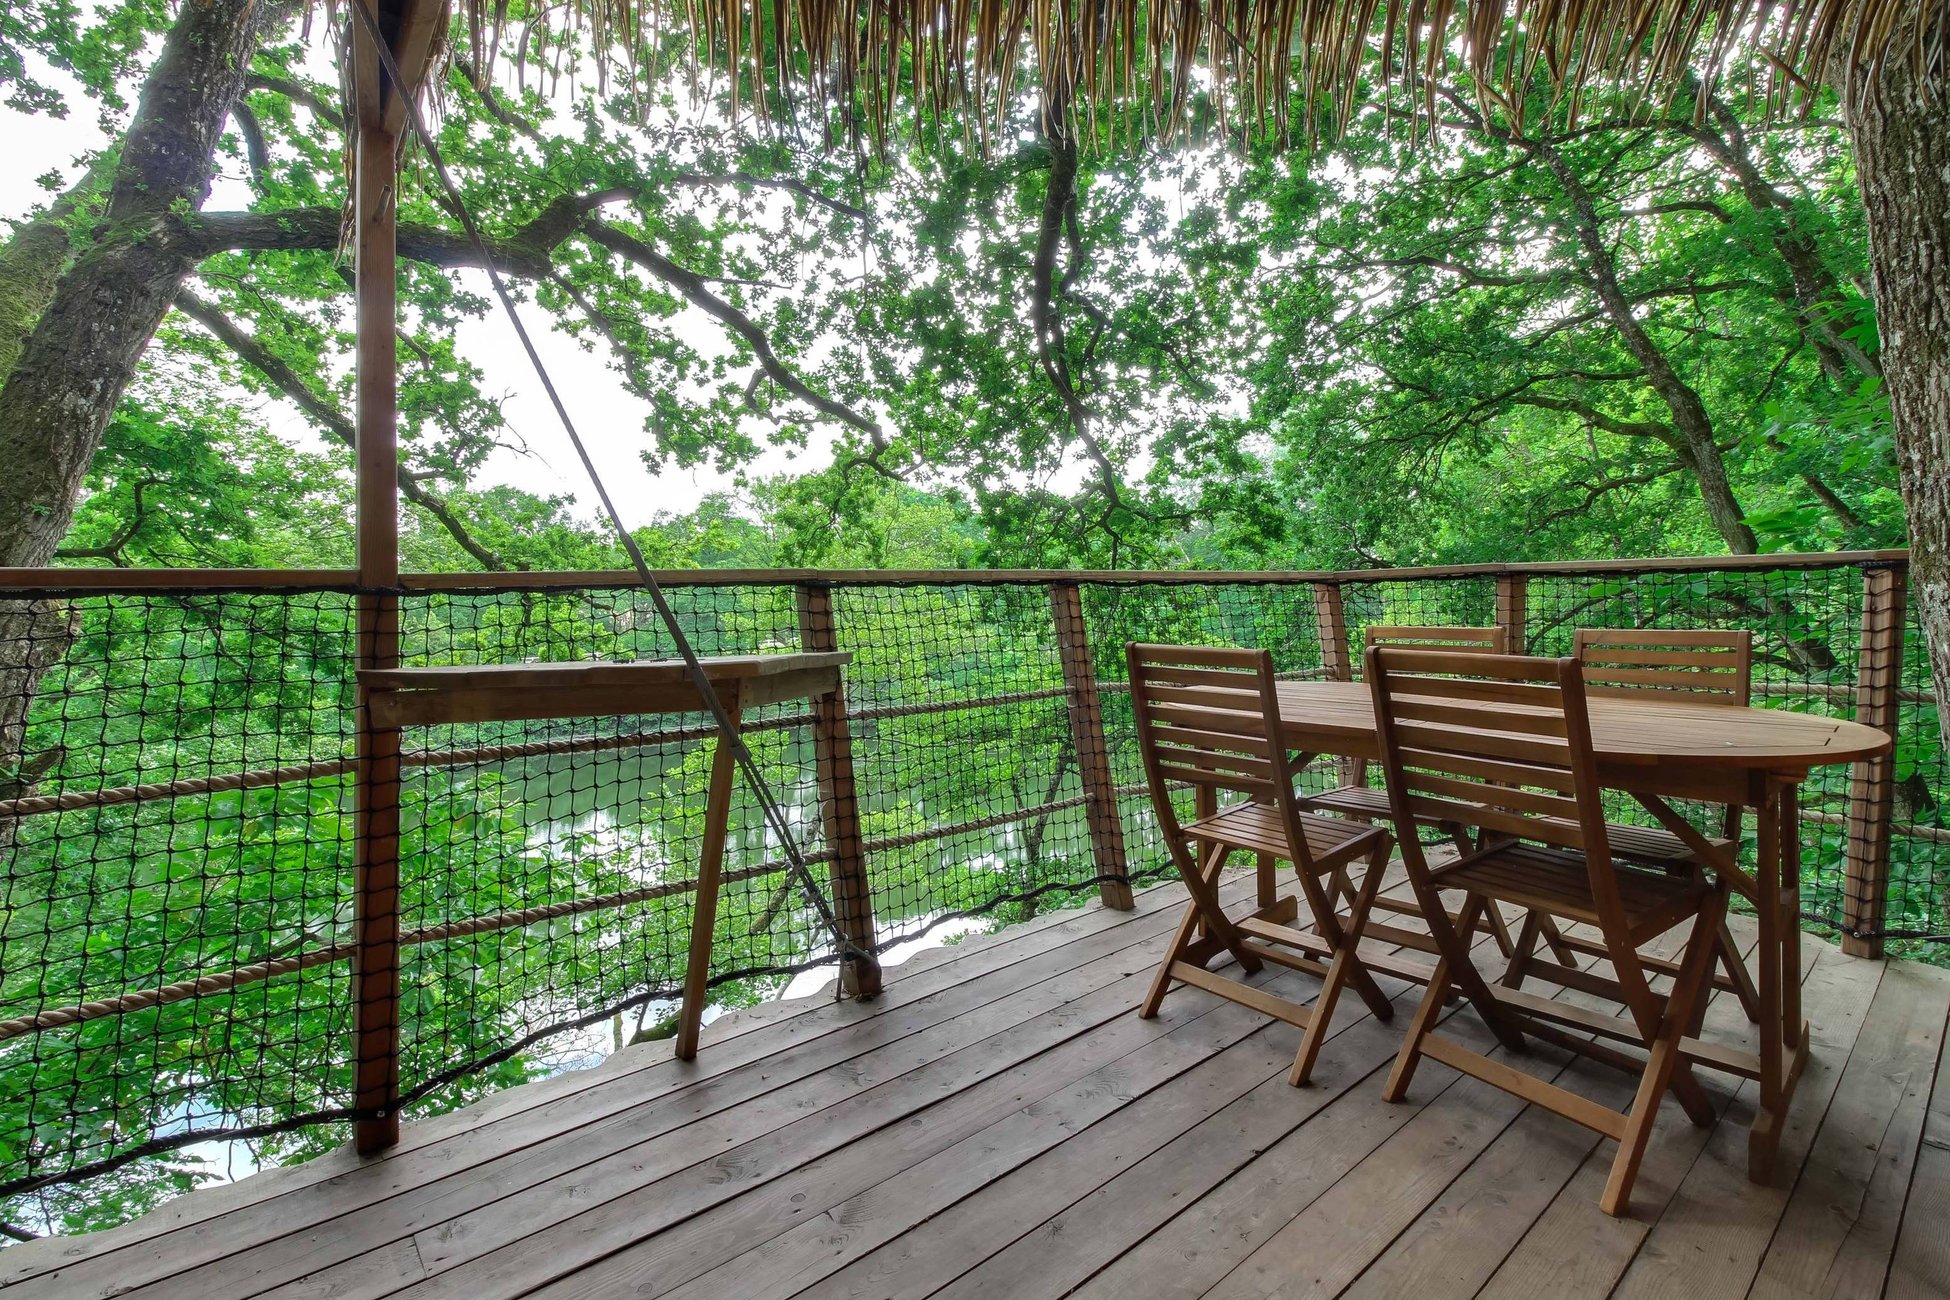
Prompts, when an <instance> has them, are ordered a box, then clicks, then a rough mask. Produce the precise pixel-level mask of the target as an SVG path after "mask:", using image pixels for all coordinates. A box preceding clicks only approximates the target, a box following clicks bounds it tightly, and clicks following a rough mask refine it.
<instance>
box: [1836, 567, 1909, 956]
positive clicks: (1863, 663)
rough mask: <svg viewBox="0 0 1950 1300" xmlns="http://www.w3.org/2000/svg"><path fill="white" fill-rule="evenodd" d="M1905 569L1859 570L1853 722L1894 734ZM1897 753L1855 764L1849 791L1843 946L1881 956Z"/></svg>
mask: <svg viewBox="0 0 1950 1300" xmlns="http://www.w3.org/2000/svg"><path fill="white" fill-rule="evenodd" d="M1907 579H1908V573H1907V572H1906V571H1905V570H1904V569H1903V568H1901V567H1899V566H1884V567H1878V568H1873V569H1865V570H1863V573H1862V648H1861V653H1860V654H1859V655H1858V657H1857V659H1856V666H1855V720H1856V721H1857V722H1859V723H1862V724H1863V725H1864V726H1869V727H1879V728H1881V729H1882V730H1883V731H1886V732H1888V733H1889V738H1890V740H1891V741H1894V740H1895V738H1896V718H1897V716H1898V714H1899V713H1900V711H1901V710H1900V707H1899V706H1900V704H1901V700H1900V695H1899V693H1900V691H1901V689H1902V677H1903V624H1904V622H1905V621H1906V617H1905V616H1906V613H1907V607H1908V591H1907V585H1908V583H1907ZM1895 793H1896V763H1895V756H1894V754H1893V753H1892V754H1889V755H1885V756H1884V757H1882V758H1876V759H1871V760H1869V761H1868V762H1866V763H1857V764H1855V767H1854V771H1853V773H1852V775H1851V778H1850V780H1849V790H1848V864H1847V868H1846V870H1845V873H1844V876H1845V878H1844V883H1843V896H1842V924H1843V926H1844V927H1845V929H1846V930H1847V931H1848V932H1849V933H1845V934H1844V935H1843V936H1842V951H1843V952H1846V953H1848V954H1850V955H1851V956H1855V957H1880V956H1882V940H1881V939H1880V938H1857V937H1856V935H1857V934H1868V935H1873V934H1874V933H1875V932H1876V931H1877V930H1880V929H1881V928H1882V919H1883V911H1884V908H1885V907H1886V905H1887V903H1888V898H1889V841H1890V836H1889V825H1890V820H1891V817H1892V815H1893V813H1894V804H1895Z"/></svg>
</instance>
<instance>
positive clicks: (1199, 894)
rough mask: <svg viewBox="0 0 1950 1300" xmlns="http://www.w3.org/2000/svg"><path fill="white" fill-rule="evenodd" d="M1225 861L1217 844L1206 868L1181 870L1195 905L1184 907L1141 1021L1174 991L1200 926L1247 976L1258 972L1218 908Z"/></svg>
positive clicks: (1141, 1007)
mask: <svg viewBox="0 0 1950 1300" xmlns="http://www.w3.org/2000/svg"><path fill="white" fill-rule="evenodd" d="M1225 860H1226V848H1225V846H1224V845H1223V844H1216V845H1214V846H1213V847H1212V851H1211V853H1210V854H1209V855H1207V859H1206V863H1205V865H1204V866H1202V867H1194V868H1193V869H1192V870H1190V871H1185V870H1182V869H1181V870H1180V872H1179V874H1180V875H1181V876H1183V877H1184V880H1185V888H1186V890H1187V891H1189V892H1190V894H1191V896H1192V901H1191V902H1189V903H1187V904H1185V914H1184V916H1182V917H1180V918H1179V921H1178V929H1177V931H1176V932H1175V933H1174V934H1173V935H1172V937H1171V943H1170V944H1169V945H1168V946H1167V947H1166V948H1165V956H1164V960H1163V961H1160V962H1159V963H1158V973H1157V974H1156V975H1154V976H1152V977H1151V988H1150V991H1148V992H1147V993H1146V994H1145V995H1144V1001H1143V1002H1142V1003H1140V1004H1139V1006H1138V1019H1140V1020H1149V1019H1151V1017H1153V1016H1155V1015H1157V1014H1158V1007H1159V1004H1161V1003H1162V1002H1163V1001H1164V1000H1165V994H1166V993H1168V992H1169V991H1170V990H1171V985H1172V975H1171V968H1172V967H1173V966H1174V965H1175V964H1177V961H1178V958H1179V956H1180V955H1181V954H1183V953H1184V951H1185V949H1186V948H1187V947H1188V946H1189V945H1190V944H1191V942H1192V940H1193V938H1194V937H1195V936H1196V935H1197V934H1198V931H1199V926H1200V924H1201V923H1203V924H1204V925H1205V926H1206V927H1207V928H1208V929H1211V930H1212V931H1213V932H1214V933H1215V934H1219V935H1221V936H1223V938H1224V941H1225V943H1226V946H1227V947H1228V948H1230V949H1231V950H1232V955H1233V957H1234V958H1235V959H1237V960H1238V962H1239V964H1240V966H1241V967H1243V968H1244V969H1245V970H1246V972H1247V973H1248V974H1252V973H1254V972H1256V971H1258V970H1259V968H1260V960H1259V958H1257V957H1255V956H1253V954H1252V953H1251V952H1249V951H1247V950H1246V949H1245V947H1244V946H1243V944H1242V943H1241V941H1240V938H1239V932H1238V931H1237V930H1234V929H1233V928H1232V925H1231V923H1230V922H1229V921H1227V920H1226V919H1225V912H1224V911H1222V910H1220V908H1219V895H1218V886H1217V881H1218V877H1219V872H1220V871H1221V870H1222V869H1224V867H1225ZM1213 912H1217V913H1218V919H1217V920H1216V921H1214V920H1213V919H1212V916H1211V913H1213ZM1221 927H1222V928H1221Z"/></svg>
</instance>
